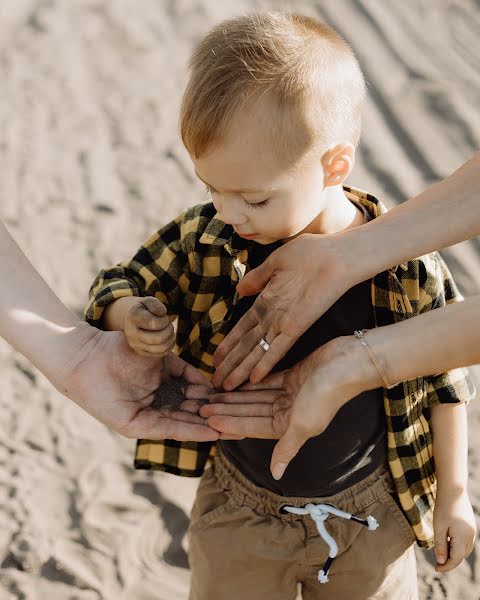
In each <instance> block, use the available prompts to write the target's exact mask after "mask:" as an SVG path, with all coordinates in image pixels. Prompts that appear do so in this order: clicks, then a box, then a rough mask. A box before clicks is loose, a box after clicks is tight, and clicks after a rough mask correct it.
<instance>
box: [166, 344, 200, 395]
mask: <svg viewBox="0 0 480 600" xmlns="http://www.w3.org/2000/svg"><path fill="white" fill-rule="evenodd" d="M163 364H164V368H165V370H166V372H167V373H168V374H169V375H171V376H172V377H182V378H183V379H185V380H186V381H187V382H189V383H190V384H194V385H201V386H203V387H205V388H211V387H212V384H211V383H210V382H209V381H208V379H207V378H206V377H204V376H203V375H202V374H201V373H200V372H199V371H197V369H195V367H194V366H192V365H189V364H188V363H187V362H185V361H184V360H183V359H182V358H180V357H179V356H177V355H176V354H173V352H169V353H168V354H167V355H166V356H165V358H164V363H163ZM188 387H190V386H188ZM187 389H188V388H187Z"/></svg>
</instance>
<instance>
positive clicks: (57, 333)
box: [25, 320, 103, 394]
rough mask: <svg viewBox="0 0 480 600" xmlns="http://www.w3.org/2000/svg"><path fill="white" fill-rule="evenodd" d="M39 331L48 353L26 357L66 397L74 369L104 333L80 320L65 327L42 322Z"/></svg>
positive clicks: (38, 326) (38, 327) (38, 334)
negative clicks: (66, 385) (66, 384)
mask: <svg viewBox="0 0 480 600" xmlns="http://www.w3.org/2000/svg"><path fill="white" fill-rule="evenodd" d="M36 329H37V332H36V335H37V336H38V337H39V338H41V340H42V344H43V347H44V348H48V352H43V353H42V354H38V355H34V356H29V355H28V354H27V353H25V355H26V356H27V358H29V359H30V360H31V361H32V362H33V363H34V364H35V366H36V367H37V368H38V369H39V370H40V371H41V372H42V373H43V374H44V375H45V377H47V379H48V380H49V381H50V383H51V384H52V385H53V386H54V387H55V388H56V389H57V390H58V391H59V392H61V393H63V394H65V393H66V388H65V382H66V380H67V378H68V376H69V375H70V373H71V371H72V368H73V367H74V365H75V364H77V363H79V362H80V361H81V359H82V355H84V354H85V355H86V354H87V353H88V351H89V348H91V347H92V344H94V343H95V340H96V339H98V338H100V337H101V336H102V335H103V332H102V331H100V330H99V329H97V328H96V327H92V326H91V325H89V324H88V323H86V322H85V321H80V320H75V321H73V322H71V323H68V324H65V325H60V324H56V323H55V324H54V323H50V322H43V323H39V324H38V325H37V327H36Z"/></svg>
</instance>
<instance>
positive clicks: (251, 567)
mask: <svg viewBox="0 0 480 600" xmlns="http://www.w3.org/2000/svg"><path fill="white" fill-rule="evenodd" d="M392 492H393V482H392V480H391V477H390V474H389V472H388V471H387V470H386V469H385V468H381V469H378V470H377V471H376V472H375V473H372V475H370V476H369V477H367V478H366V479H364V480H363V481H361V482H359V483H357V484H355V485H354V486H352V487H350V488H348V489H347V490H345V491H343V492H341V493H339V494H337V495H335V496H331V497H328V498H292V497H283V496H278V495H276V494H274V493H272V492H269V491H267V490H265V489H264V488H260V487H258V486H255V485H254V484H253V483H251V482H250V481H249V480H248V479H246V478H245V477H244V476H243V475H242V474H241V473H240V472H239V471H238V469H236V468H235V467H234V466H233V465H232V464H231V463H230V462H229V461H227V459H226V458H225V457H224V456H223V455H222V454H221V452H220V451H219V449H217V455H216V457H215V460H214V463H213V466H212V467H211V468H208V469H207V470H206V471H205V473H204V474H203V476H202V479H201V481H200V485H199V488H198V492H197V497H196V500H195V504H194V507H193V509H192V516H191V523H190V528H189V560H190V568H191V575H192V577H191V591H190V600H295V598H296V594H297V584H298V583H300V584H301V588H302V597H303V599H304V600H324V599H328V600H381V599H382V600H383V599H384V600H417V599H418V592H417V573H416V563H415V554H414V548H413V543H414V540H415V538H414V535H413V533H412V530H411V528H410V526H409V524H408V521H407V519H406V518H405V516H404V515H403V513H402V512H401V510H400V508H399V507H398V505H397V503H396V501H395V500H394V498H393V496H392ZM308 502H312V503H325V504H332V505H334V506H336V507H337V508H339V509H341V510H344V511H346V512H349V513H351V514H353V515H355V516H359V517H362V518H366V517H367V516H368V515H370V514H371V515H372V516H374V517H375V518H376V519H377V520H378V522H379V524H380V526H379V528H378V529H377V530H375V531H369V530H368V528H367V527H365V526H364V525H361V524H360V523H356V522H355V521H350V520H345V519H342V518H340V517H335V516H329V518H328V519H327V521H326V522H325V524H326V528H327V530H328V532H329V533H330V534H331V535H332V536H333V538H334V539H335V541H336V542H337V544H338V555H337V557H336V558H335V560H334V561H333V565H332V567H331V569H330V573H329V577H330V581H329V582H328V583H326V584H322V583H320V582H319V581H318V578H317V575H318V571H319V570H320V569H322V568H323V565H324V564H325V561H326V560H327V557H328V552H329V547H328V545H327V544H326V543H325V541H324V540H323V539H322V538H321V537H320V535H319V534H318V530H317V527H316V525H315V523H314V521H313V519H312V518H311V517H310V516H308V515H307V516H301V515H294V514H291V513H286V514H283V513H282V512H280V508H281V507H282V506H283V505H293V506H304V505H305V504H307V503H308Z"/></svg>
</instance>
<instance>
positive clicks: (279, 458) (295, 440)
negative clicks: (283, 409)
mask: <svg viewBox="0 0 480 600" xmlns="http://www.w3.org/2000/svg"><path fill="white" fill-rule="evenodd" d="M304 442H305V439H301V438H300V436H299V435H298V434H297V433H295V432H294V431H293V429H287V431H286V432H285V433H284V434H283V435H282V437H281V438H280V439H279V440H278V442H277V444H276V445H275V448H274V449H273V453H272V460H271V463H270V470H271V472H272V476H273V478H274V479H277V480H278V479H281V478H282V477H283V474H284V473H285V470H286V468H287V467H288V465H289V463H290V461H291V460H292V459H293V458H295V456H296V455H297V453H298V451H299V450H300V448H301V447H302V446H303V444H304Z"/></svg>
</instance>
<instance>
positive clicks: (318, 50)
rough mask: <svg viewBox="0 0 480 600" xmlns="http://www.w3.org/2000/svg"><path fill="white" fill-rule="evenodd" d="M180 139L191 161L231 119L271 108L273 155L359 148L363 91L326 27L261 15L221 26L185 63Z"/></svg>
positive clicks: (349, 55)
mask: <svg viewBox="0 0 480 600" xmlns="http://www.w3.org/2000/svg"><path fill="white" fill-rule="evenodd" d="M189 70H190V76H189V80H188V83H187V86H186V89H185V92H184V94H183V99H182V104H181V110H180V131H181V136H182V140H183V143H184V144H185V147H186V148H187V150H188V151H189V153H190V154H191V155H193V156H194V157H198V156H200V155H202V154H203V153H204V152H205V151H206V150H207V149H208V148H209V147H210V146H211V145H213V144H215V143H216V142H218V141H219V140H221V139H222V137H223V136H224V135H225V134H226V133H227V132H228V127H229V123H231V120H232V117H233V116H234V115H235V113H236V111H238V110H239V109H241V108H245V107H246V106H247V105H249V103H253V102H254V101H256V100H258V99H261V98H264V97H267V98H268V100H269V101H272V100H273V102H274V103H273V104H272V115H273V116H274V118H277V119H280V120H281V122H276V123H274V124H272V127H271V130H272V132H274V134H275V136H276V139H275V141H276V148H277V149H278V150H279V151H280V152H286V151H287V150H288V151H289V153H290V152H291V151H292V150H293V151H294V154H296V155H297V156H298V157H299V156H300V155H304V154H305V153H306V152H308V151H309V150H312V149H315V150H318V149H319V148H321V149H322V152H323V151H324V150H326V149H327V148H329V147H331V146H332V145H333V144H334V143H336V142H341V141H349V142H352V143H353V144H356V143H357V142H358V139H359V136H360V128H361V111H362V106H363V101H364V97H365V84H364V79H363V75H362V72H361V69H360V67H359V65H358V62H357V60H356V58H355V56H354V54H353V51H352V49H351V48H350V46H349V45H348V44H347V42H346V41H345V40H344V39H343V38H342V37H341V36H340V35H339V34H338V33H336V32H335V31H334V30H333V29H331V28H330V27H329V26H328V25H326V24H325V23H322V22H321V21H319V20H317V19H314V18H312V17H307V16H303V15H299V14H295V13H288V12H280V11H275V12H262V13H253V14H248V15H246V16H242V17H237V18H234V19H229V20H226V21H223V22H222V23H219V24H218V25H216V26H215V27H213V29H211V30H210V31H209V32H208V33H207V35H206V36H205V37H204V38H203V39H202V41H201V42H200V44H199V45H198V47H197V48H196V49H195V51H194V52H193V55H192V57H191V60H190V63H189Z"/></svg>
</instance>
